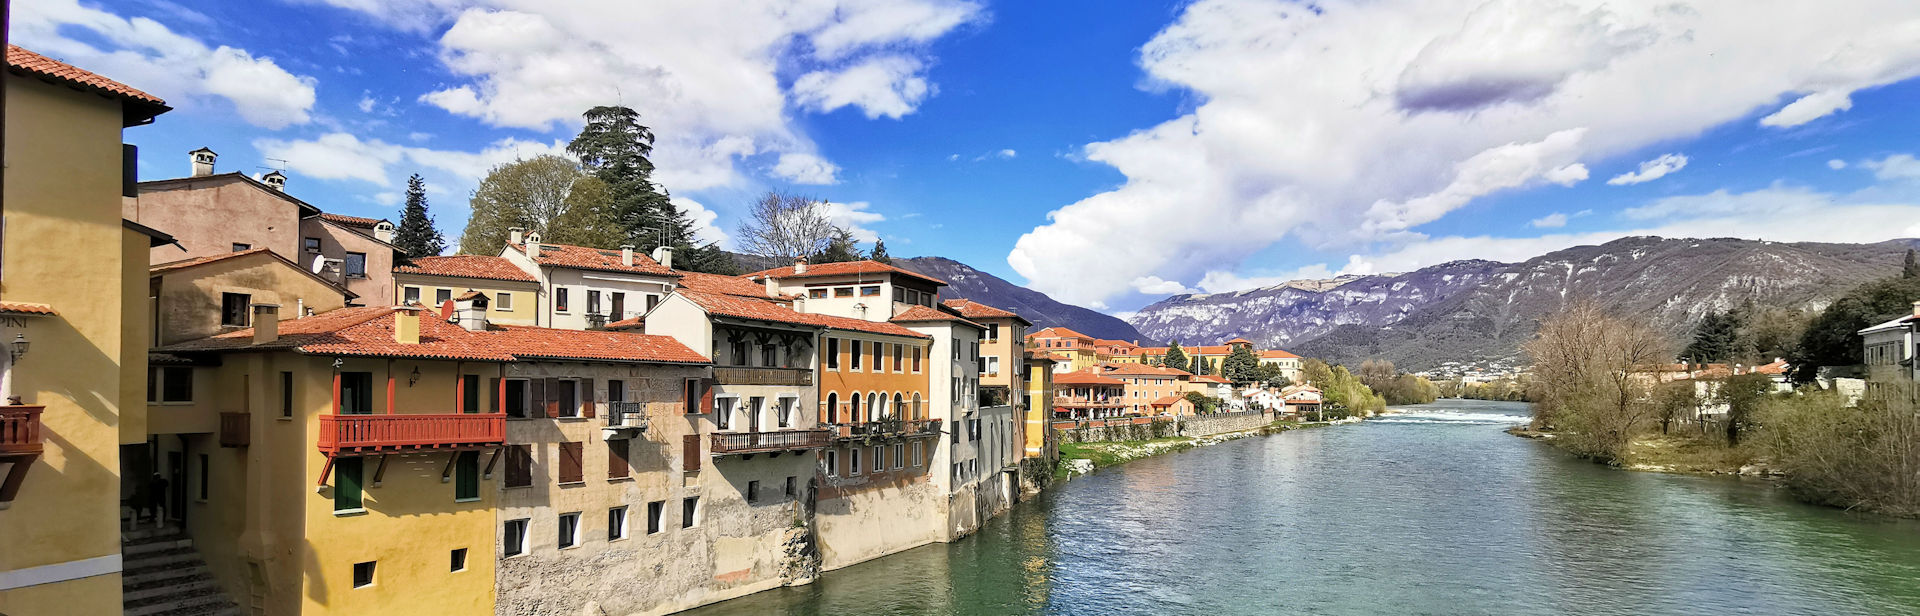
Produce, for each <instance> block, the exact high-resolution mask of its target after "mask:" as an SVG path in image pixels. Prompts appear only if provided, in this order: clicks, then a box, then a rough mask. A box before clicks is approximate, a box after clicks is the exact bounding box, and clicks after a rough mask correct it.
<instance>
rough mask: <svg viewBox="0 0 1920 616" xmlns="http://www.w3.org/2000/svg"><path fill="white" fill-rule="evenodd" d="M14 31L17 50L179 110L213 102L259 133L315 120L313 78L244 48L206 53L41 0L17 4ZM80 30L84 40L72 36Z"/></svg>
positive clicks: (166, 34) (168, 35) (177, 38)
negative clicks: (118, 84)
mask: <svg viewBox="0 0 1920 616" xmlns="http://www.w3.org/2000/svg"><path fill="white" fill-rule="evenodd" d="M11 27H12V29H13V32H12V35H11V36H12V40H13V42H14V43H16V44H18V45H21V46H23V47H26V48H29V49H32V50H34V51H37V52H40V53H42V54H46V55H48V56H51V57H54V58H56V59H60V60H64V61H66V62H69V63H72V64H75V65H77V66H80V67H81V68H84V69H87V70H89V71H93V72H95V73H99V74H102V75H107V76H109V77H111V78H113V79H115V80H117V81H121V82H123V83H126V84H127V85H130V86H133V87H136V88H139V89H141V90H143V91H146V92H148V93H150V94H153V95H155V96H159V97H161V98H163V99H166V100H167V103H168V104H170V105H173V106H174V107H176V108H190V107H193V106H195V105H196V104H199V102H200V101H201V100H202V99H205V98H209V97H218V98H222V99H225V100H226V101H228V102H229V103H230V104H232V105H233V110H234V111H235V112H236V113H238V114H239V115H240V117H241V119H244V120H246V121H247V123H249V124H253V125H255V126H260V127H263V128H269V129H280V128H285V127H287V126H292V125H296V124H305V123H307V122H308V121H310V120H311V119H312V118H311V116H310V114H309V112H310V111H311V110H312V109H313V104H314V87H315V85H316V84H317V83H318V81H317V80H315V79H314V78H312V77H307V76H297V75H294V74H293V73H289V72H287V70H286V69H283V68H281V67H280V65H279V64H278V63H275V62H274V60H273V59H272V58H268V57H258V58H256V57H254V56H253V54H250V53H248V52H247V51H246V50H243V49H236V48H233V47H228V46H225V45H221V46H219V47H212V46H209V45H207V44H206V43H203V42H201V41H199V40H197V39H194V38H191V37H188V36H185V35H181V34H178V33H175V32H174V31H173V30H171V29H169V28H167V27H166V26H165V25H162V24H161V23H159V22H157V21H154V20H151V19H147V18H145V17H135V18H131V19H128V18H125V17H121V16H119V15H115V14H113V13H110V12H107V11H104V10H100V9H96V8H91V7H85V6H81V5H80V4H79V3H78V2H76V1H75V0H42V1H36V2H29V3H21V4H19V5H16V6H15V7H14V12H13V22H12V24H11ZM81 31H84V32H85V34H86V35H85V36H80V37H75V36H74V35H75V34H77V33H79V32H81ZM96 44H104V45H103V46H96Z"/></svg>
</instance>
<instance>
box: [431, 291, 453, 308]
mask: <svg viewBox="0 0 1920 616" xmlns="http://www.w3.org/2000/svg"><path fill="white" fill-rule="evenodd" d="M451 299H453V289H438V290H435V291H434V292H433V305H435V306H444V305H446V303H447V300H451Z"/></svg>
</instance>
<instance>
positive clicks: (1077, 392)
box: [1053, 371, 1132, 419]
mask: <svg viewBox="0 0 1920 616" xmlns="http://www.w3.org/2000/svg"><path fill="white" fill-rule="evenodd" d="M1126 385H1127V384H1126V382H1124V381H1121V380H1120V379H1116V378H1113V377H1110V376H1104V375H1101V374H1098V373H1095V372H1090V371H1074V372H1061V373H1055V374H1054V375H1053V416H1054V418H1055V419H1102V418H1106V417H1119V416H1121V415H1127V414H1132V413H1129V412H1128V409H1129V408H1130V406H1129V405H1128V404H1127V399H1126V395H1125V393H1126Z"/></svg>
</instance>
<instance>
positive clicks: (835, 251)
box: [807, 227, 860, 263]
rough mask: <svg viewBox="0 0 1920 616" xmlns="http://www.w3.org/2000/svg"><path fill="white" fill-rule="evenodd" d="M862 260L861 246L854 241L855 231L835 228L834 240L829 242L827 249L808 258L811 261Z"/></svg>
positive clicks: (838, 261) (839, 261)
mask: <svg viewBox="0 0 1920 616" xmlns="http://www.w3.org/2000/svg"><path fill="white" fill-rule="evenodd" d="M859 260H860V247H859V246H856V245H854V243H853V231H851V230H848V229H843V228H838V227H836V228H834V230H833V240H832V241H830V242H827V248H826V250H822V251H820V252H819V254H815V255H813V256H812V257H811V258H808V259H807V261H808V262H810V263H844V262H847V261H859Z"/></svg>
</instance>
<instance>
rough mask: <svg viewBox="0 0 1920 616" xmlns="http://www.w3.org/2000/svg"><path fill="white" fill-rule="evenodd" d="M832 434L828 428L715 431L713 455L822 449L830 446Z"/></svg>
mask: <svg viewBox="0 0 1920 616" xmlns="http://www.w3.org/2000/svg"><path fill="white" fill-rule="evenodd" d="M831 436H832V434H831V433H830V432H828V431H826V430H780V431H776V432H715V433H714V434H713V455H715V456H729V455H752V454H756V453H771V454H775V455H778V454H779V453H781V452H785V451H799V450H804V449H821V448H824V447H826V446H828V445H829V444H831V443H830V440H831Z"/></svg>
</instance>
